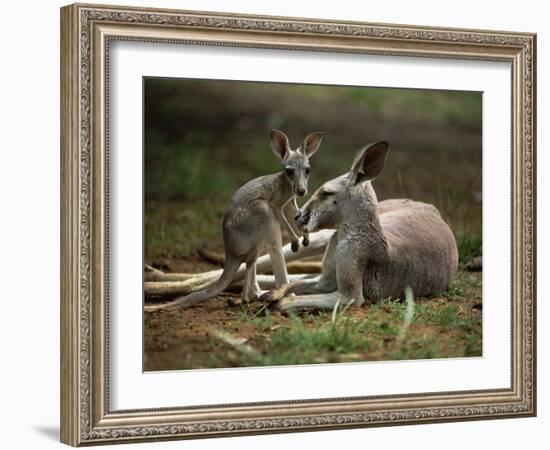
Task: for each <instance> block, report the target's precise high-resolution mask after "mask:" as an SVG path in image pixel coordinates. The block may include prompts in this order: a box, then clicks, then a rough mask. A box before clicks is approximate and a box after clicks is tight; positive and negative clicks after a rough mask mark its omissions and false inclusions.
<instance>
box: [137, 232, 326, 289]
mask: <svg viewBox="0 0 550 450" xmlns="http://www.w3.org/2000/svg"><path fill="white" fill-rule="evenodd" d="M333 233H334V230H321V231H317V232H315V233H312V234H311V235H310V244H309V245H308V246H307V247H300V249H299V250H298V251H297V252H296V253H294V252H293V251H292V249H291V248H290V244H287V245H285V246H284V247H283V255H284V258H285V261H287V263H290V262H292V261H297V260H299V259H304V258H310V257H312V256H317V255H322V254H323V253H324V251H325V248H326V246H327V244H328V241H329V240H330V238H331V236H332V234H333ZM297 267H298V266H297ZM299 267H301V268H302V272H301V274H303V273H304V272H320V270H321V265H320V264H319V263H316V264H314V262H313V261H312V262H306V261H304V262H302V263H301V265H300V266H299ZM268 270H271V258H270V257H269V255H262V256H261V257H260V258H258V260H257V262H256V272H257V273H258V274H263V273H265V272H267V271H268ZM222 272H223V269H218V270H211V271H209V272H202V273H197V274H189V273H164V272H161V271H160V270H158V269H154V270H153V271H148V272H146V273H145V283H144V284H145V295H149V296H161V295H186V294H189V293H191V292H194V291H196V290H199V289H202V288H203V287H205V286H206V285H208V284H210V283H213V282H214V281H216V280H217V279H218V278H219V277H220V276H221V274H222ZM245 273H246V265H245V264H241V266H240V267H239V270H238V271H237V274H236V275H235V278H234V280H233V282H236V281H241V280H243V279H244V276H245Z"/></svg>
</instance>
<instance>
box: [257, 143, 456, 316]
mask: <svg viewBox="0 0 550 450" xmlns="http://www.w3.org/2000/svg"><path fill="white" fill-rule="evenodd" d="M387 150H388V144H387V143H386V142H378V143H376V144H372V145H369V146H366V147H365V148H363V149H362V150H361V151H360V152H359V154H358V156H357V158H356V159H355V161H354V163H353V165H352V167H351V171H350V172H348V173H346V174H344V175H342V176H339V177H337V178H335V179H333V180H330V181H328V182H326V183H325V184H323V186H321V187H320V188H319V189H318V190H317V191H316V192H315V193H314V194H313V196H312V197H311V198H310V199H309V201H308V202H307V203H306V204H305V205H304V207H303V208H302V210H301V211H300V212H299V213H298V216H297V223H298V226H299V228H301V229H302V230H304V231H307V232H312V231H315V230H318V229H323V228H336V233H335V234H334V235H333V236H332V237H331V239H330V241H329V244H328V246H327V249H326V252H325V256H324V258H323V270H322V274H321V275H320V276H319V277H316V278H313V279H309V280H307V279H306V280H298V281H296V282H294V283H290V284H287V285H284V286H282V287H281V288H280V289H276V290H274V291H271V292H267V293H266V294H264V295H263V296H262V300H263V301H267V302H274V301H279V302H278V304H277V307H278V308H279V309H282V310H295V309H308V308H321V309H332V308H334V307H335V305H336V304H337V302H340V304H342V305H344V304H348V303H350V302H353V303H354V304H356V305H362V304H363V303H364V301H365V298H369V299H372V300H380V299H383V298H387V297H393V298H403V297H402V295H403V290H404V289H405V287H407V286H410V287H411V288H412V291H413V293H414V295H416V296H426V295H429V294H434V293H438V292H441V291H444V290H446V289H448V288H449V285H450V283H451V281H452V279H453V277H454V275H455V272H456V269H457V265H458V251H457V247H456V242H455V239H454V236H453V234H452V232H451V230H450V229H449V227H448V225H447V224H446V223H445V222H444V221H443V219H442V218H441V215H440V214H439V211H438V210H437V208H435V206H433V205H429V204H426V203H422V202H416V201H413V200H408V199H400V200H386V201H384V202H381V203H380V204H378V201H377V199H376V194H375V193H374V190H373V188H372V185H371V180H373V179H374V178H375V177H376V176H378V175H379V174H380V172H381V171H382V169H383V167H384V162H385V159H386V154H387ZM290 293H295V294H313V295H296V296H294V297H288V298H286V297H287V296H288V294H290Z"/></svg>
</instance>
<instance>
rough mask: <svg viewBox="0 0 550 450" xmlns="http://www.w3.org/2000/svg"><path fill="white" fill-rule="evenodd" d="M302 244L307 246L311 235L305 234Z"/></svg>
mask: <svg viewBox="0 0 550 450" xmlns="http://www.w3.org/2000/svg"><path fill="white" fill-rule="evenodd" d="M302 245H303V246H304V247H307V246H308V245H309V236H304V237H303V238H302Z"/></svg>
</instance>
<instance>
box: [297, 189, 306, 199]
mask: <svg viewBox="0 0 550 450" xmlns="http://www.w3.org/2000/svg"><path fill="white" fill-rule="evenodd" d="M296 193H297V194H298V195H299V196H300V197H301V196H303V195H304V194H305V193H306V188H303V187H298V188H296Z"/></svg>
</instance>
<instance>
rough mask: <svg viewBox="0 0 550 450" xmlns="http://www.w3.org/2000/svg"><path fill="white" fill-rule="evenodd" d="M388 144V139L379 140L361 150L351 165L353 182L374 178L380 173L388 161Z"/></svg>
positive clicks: (351, 180) (351, 179)
mask: <svg viewBox="0 0 550 450" xmlns="http://www.w3.org/2000/svg"><path fill="white" fill-rule="evenodd" d="M388 145H389V144H388V143H387V142H386V141H382V142H377V143H376V144H369V145H367V146H366V147H363V148H362V149H361V150H360V151H359V153H358V154H357V157H356V158H355V161H354V162H353V165H352V166H351V177H350V182H351V184H357V183H361V182H362V181H367V180H374V179H375V178H376V177H377V176H378V175H380V172H382V169H383V168H384V163H385V162H386V155H387V154H388Z"/></svg>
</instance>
